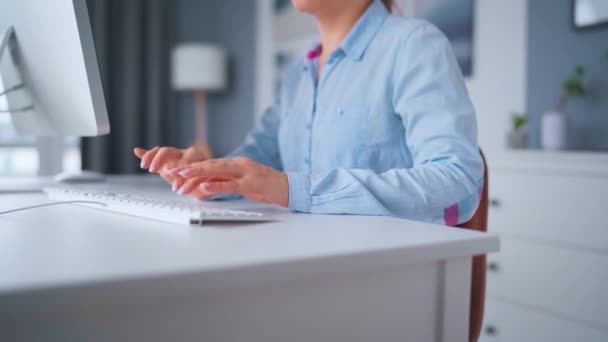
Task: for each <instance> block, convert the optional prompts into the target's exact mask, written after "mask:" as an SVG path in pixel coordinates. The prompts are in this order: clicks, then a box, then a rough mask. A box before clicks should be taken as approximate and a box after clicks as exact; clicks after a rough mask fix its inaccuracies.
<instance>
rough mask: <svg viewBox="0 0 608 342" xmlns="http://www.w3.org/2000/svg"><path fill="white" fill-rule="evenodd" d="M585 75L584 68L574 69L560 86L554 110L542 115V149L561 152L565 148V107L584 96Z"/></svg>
mask: <svg viewBox="0 0 608 342" xmlns="http://www.w3.org/2000/svg"><path fill="white" fill-rule="evenodd" d="M585 74H586V69H585V67H584V66H578V67H576V69H575V71H574V74H572V75H571V76H570V77H568V78H567V79H566V80H565V81H564V83H563V85H562V95H561V97H560V99H559V103H558V104H557V106H556V107H555V110H552V111H548V112H546V113H545V114H543V117H542V119H541V145H542V147H543V148H544V149H546V150H562V149H564V148H565V147H566V143H567V123H566V115H565V110H566V106H567V105H568V103H569V102H570V100H572V99H574V98H577V97H583V96H585V93H586V89H585V86H584V85H583V77H584V76H585Z"/></svg>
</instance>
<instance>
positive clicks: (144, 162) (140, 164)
mask: <svg viewBox="0 0 608 342" xmlns="http://www.w3.org/2000/svg"><path fill="white" fill-rule="evenodd" d="M144 165H146V161H145V160H142V161H141V163H139V167H140V168H142V169H143V168H145V167H144Z"/></svg>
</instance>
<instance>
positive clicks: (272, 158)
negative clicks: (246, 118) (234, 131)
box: [226, 95, 283, 170]
mask: <svg viewBox="0 0 608 342" xmlns="http://www.w3.org/2000/svg"><path fill="white" fill-rule="evenodd" d="M278 108H279V103H278V95H277V96H276V97H275V101H274V103H273V104H272V105H271V106H270V107H268V109H267V110H266V111H265V112H264V113H263V114H262V116H261V118H260V120H259V122H258V123H257V125H256V127H255V128H254V129H253V130H252V131H251V132H249V134H248V135H247V137H246V138H245V141H244V142H243V143H242V144H241V146H239V147H238V148H237V149H235V150H234V151H233V152H231V153H229V154H228V155H227V156H226V158H233V157H247V158H250V159H252V160H255V161H257V162H258V163H262V164H264V165H266V166H269V167H272V168H274V169H277V170H282V169H283V166H282V163H281V155H280V152H279V145H278V130H279V123H280V116H279V110H278Z"/></svg>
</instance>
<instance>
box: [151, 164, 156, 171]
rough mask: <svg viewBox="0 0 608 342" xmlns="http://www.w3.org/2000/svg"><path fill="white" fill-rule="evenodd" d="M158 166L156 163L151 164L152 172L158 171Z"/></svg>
mask: <svg viewBox="0 0 608 342" xmlns="http://www.w3.org/2000/svg"><path fill="white" fill-rule="evenodd" d="M156 167H157V165H156V164H152V165H150V172H155V171H156Z"/></svg>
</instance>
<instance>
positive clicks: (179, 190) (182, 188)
mask: <svg viewBox="0 0 608 342" xmlns="http://www.w3.org/2000/svg"><path fill="white" fill-rule="evenodd" d="M177 193H178V194H180V195H184V194H185V193H186V188H185V187H183V186H182V187H181V188H179V189H178V190H177Z"/></svg>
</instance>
